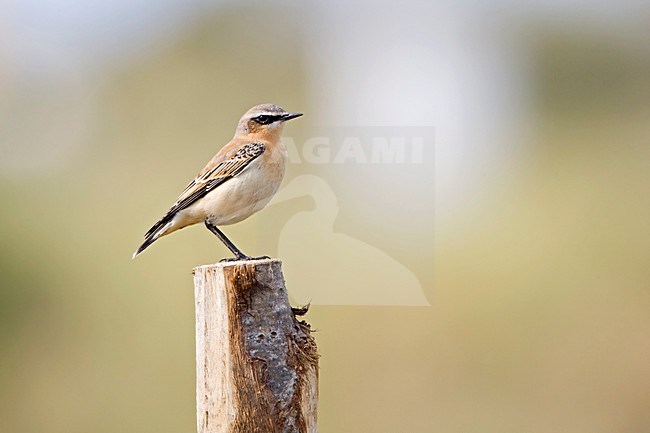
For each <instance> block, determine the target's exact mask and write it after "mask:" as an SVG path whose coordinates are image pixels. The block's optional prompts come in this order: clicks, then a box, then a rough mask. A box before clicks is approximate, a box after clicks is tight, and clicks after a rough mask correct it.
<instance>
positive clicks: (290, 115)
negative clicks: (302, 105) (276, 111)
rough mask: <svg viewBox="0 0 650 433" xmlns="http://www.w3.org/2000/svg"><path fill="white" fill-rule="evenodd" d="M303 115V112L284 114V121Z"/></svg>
mask: <svg viewBox="0 0 650 433" xmlns="http://www.w3.org/2000/svg"><path fill="white" fill-rule="evenodd" d="M300 116H302V113H287V114H283V115H282V121H283V122H286V121H287V120H291V119H295V118H296V117H300Z"/></svg>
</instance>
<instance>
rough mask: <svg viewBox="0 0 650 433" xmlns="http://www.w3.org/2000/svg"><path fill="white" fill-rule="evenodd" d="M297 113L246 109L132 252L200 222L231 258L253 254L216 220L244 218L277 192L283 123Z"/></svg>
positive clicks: (284, 151) (268, 106) (231, 221)
mask: <svg viewBox="0 0 650 433" xmlns="http://www.w3.org/2000/svg"><path fill="white" fill-rule="evenodd" d="M299 116H302V113H288V112H286V111H285V110H283V109H282V108H280V107H278V106H277V105H272V104H262V105H258V106H256V107H253V108H251V109H250V110H248V111H247V112H246V114H244V116H243V117H242V118H241V119H240V120H239V124H238V125H237V130H236V131H235V136H234V137H233V139H232V140H230V142H229V143H228V144H226V145H225V146H224V147H223V148H222V149H221V150H220V151H219V152H217V154H216V155H215V156H214V158H212V159H211V160H210V162H208V165H206V166H205V168H204V169H203V170H201V172H200V173H199V174H198V175H197V176H196V178H195V179H194V180H193V181H192V182H190V184H189V185H188V186H187V188H185V191H183V193H182V194H181V195H180V197H178V199H177V200H176V203H174V205H173V206H172V207H171V209H169V211H167V213H166V214H165V216H163V217H162V218H161V219H160V221H158V222H157V223H156V224H154V225H153V227H151V229H149V231H148V232H147V234H145V235H144V238H145V239H144V242H143V244H142V245H140V248H138V249H137V251H136V252H135V253H134V254H133V258H135V257H136V256H137V255H138V254H140V253H141V252H142V251H144V250H145V249H146V248H147V247H148V246H149V245H151V244H152V243H154V242H155V241H156V239H158V238H160V237H161V236H165V235H168V234H170V233H172V232H175V231H176V230H178V229H182V228H183V227H187V226H189V225H192V224H197V223H200V222H203V223H205V225H206V227H207V228H208V229H209V230H210V231H211V232H212V233H214V234H215V235H216V236H217V237H218V238H219V239H220V240H221V242H223V243H224V244H225V245H226V246H227V247H228V249H229V250H230V251H232V253H233V254H234V255H235V258H234V259H235V260H251V257H249V256H247V255H245V254H244V253H242V252H241V250H239V248H237V247H236V246H235V244H233V243H232V242H231V241H230V240H229V239H228V238H227V237H226V235H224V234H223V233H222V232H221V230H219V229H218V228H217V226H222V225H228V224H235V223H238V222H240V221H242V220H244V219H246V218H248V217H249V216H251V215H253V214H254V213H255V212H257V211H259V210H261V209H262V208H263V207H264V206H266V204H267V203H268V202H269V201H270V200H271V197H273V195H274V194H275V193H276V192H277V190H278V188H279V187H280V182H282V177H283V176H284V169H285V165H286V162H287V149H286V148H285V147H284V145H283V144H282V141H280V136H281V134H282V127H283V125H284V122H286V121H287V120H291V119H295V118H296V117H299Z"/></svg>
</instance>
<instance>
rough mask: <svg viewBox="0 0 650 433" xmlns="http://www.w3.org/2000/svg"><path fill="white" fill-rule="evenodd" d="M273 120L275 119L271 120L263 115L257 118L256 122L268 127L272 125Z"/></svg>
mask: <svg viewBox="0 0 650 433" xmlns="http://www.w3.org/2000/svg"><path fill="white" fill-rule="evenodd" d="M271 120H273V119H271V116H266V115H264V114H262V115H261V116H257V117H256V118H255V121H256V122H257V123H259V124H260V125H266V124H269V123H271Z"/></svg>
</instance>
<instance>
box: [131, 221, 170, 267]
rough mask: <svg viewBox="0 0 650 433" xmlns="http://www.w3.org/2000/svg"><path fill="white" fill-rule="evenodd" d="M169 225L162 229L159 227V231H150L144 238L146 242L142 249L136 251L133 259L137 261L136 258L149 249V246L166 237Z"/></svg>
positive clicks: (141, 246)
mask: <svg viewBox="0 0 650 433" xmlns="http://www.w3.org/2000/svg"><path fill="white" fill-rule="evenodd" d="M169 225H170V223H167V224H165V225H164V226H162V227H158V228H157V229H154V230H149V232H148V233H147V234H146V235H145V237H144V242H143V243H142V245H140V247H139V248H138V249H137V250H136V251H135V253H133V258H134V259H135V258H136V257H138V255H139V254H140V253H141V252H143V251H144V250H146V249H147V248H148V247H149V245H151V244H153V243H154V242H156V240H157V239H158V238H159V237H161V236H162V235H164V234H165V231H166V230H167V228H168V227H169ZM154 227H155V226H154Z"/></svg>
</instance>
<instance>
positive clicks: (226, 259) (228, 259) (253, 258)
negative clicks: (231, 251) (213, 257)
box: [219, 255, 271, 262]
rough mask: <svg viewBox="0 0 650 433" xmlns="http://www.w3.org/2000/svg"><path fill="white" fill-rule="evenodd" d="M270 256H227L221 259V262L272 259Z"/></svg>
mask: <svg viewBox="0 0 650 433" xmlns="http://www.w3.org/2000/svg"><path fill="white" fill-rule="evenodd" d="M270 259H271V258H270V257H269V256H260V257H250V256H243V255H242V256H237V257H226V258H225V259H221V260H219V262H239V261H250V260H270Z"/></svg>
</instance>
